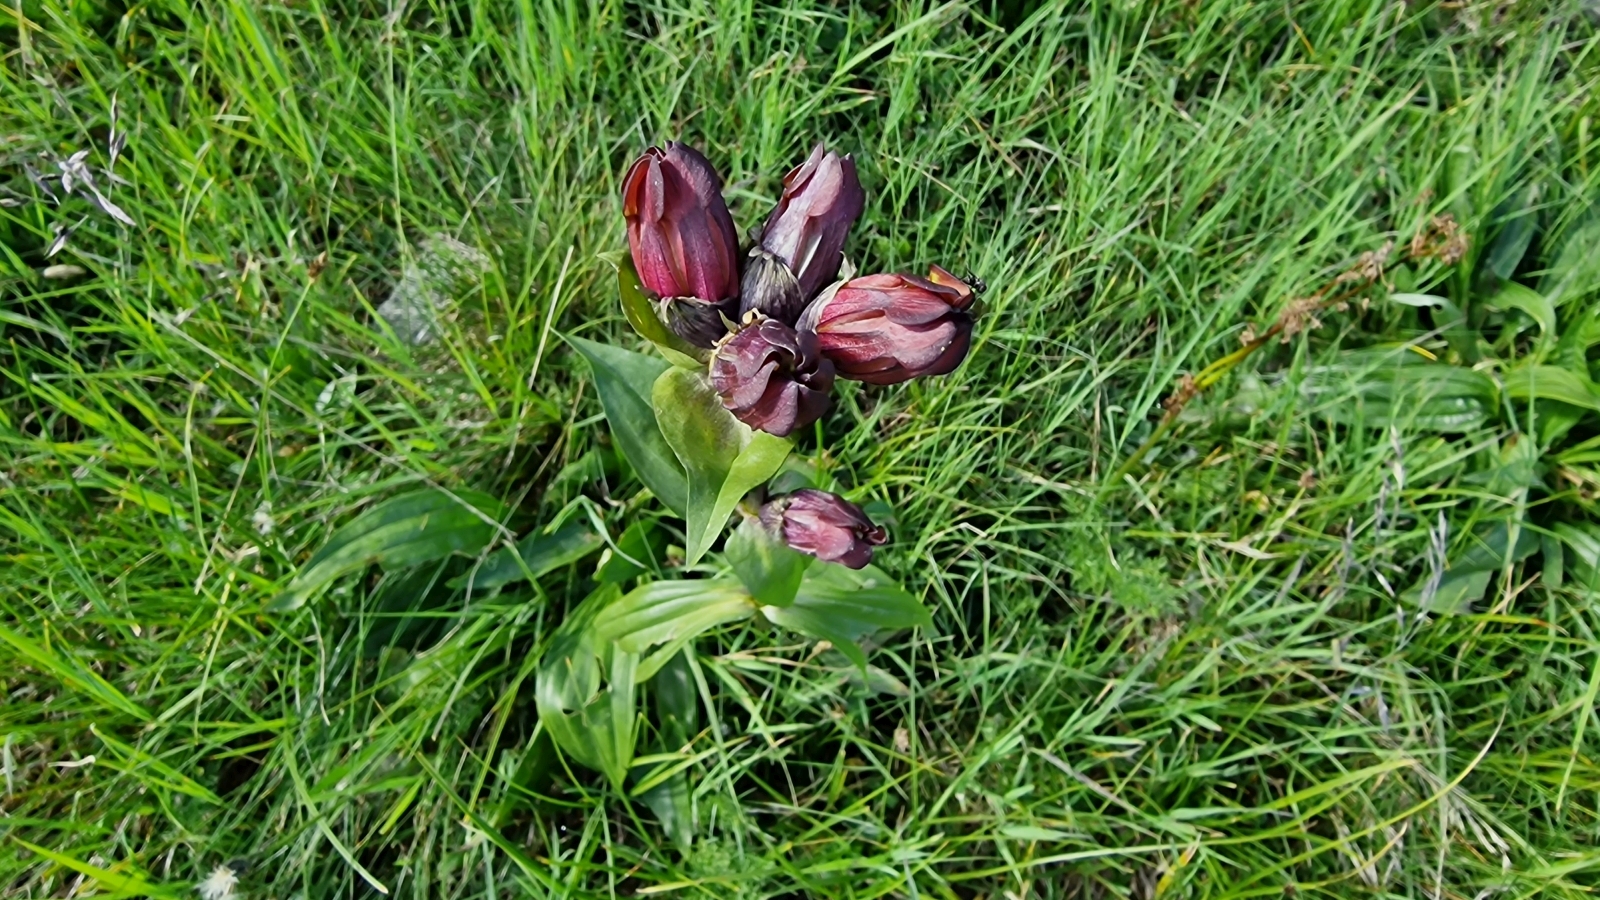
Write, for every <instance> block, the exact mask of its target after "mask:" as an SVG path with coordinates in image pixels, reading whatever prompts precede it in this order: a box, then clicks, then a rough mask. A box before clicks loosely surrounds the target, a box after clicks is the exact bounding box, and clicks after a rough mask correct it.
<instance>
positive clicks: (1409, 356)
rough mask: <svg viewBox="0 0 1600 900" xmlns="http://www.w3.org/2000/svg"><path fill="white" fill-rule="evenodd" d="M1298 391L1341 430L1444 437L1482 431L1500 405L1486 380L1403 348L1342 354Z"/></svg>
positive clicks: (1318, 368)
mask: <svg viewBox="0 0 1600 900" xmlns="http://www.w3.org/2000/svg"><path fill="white" fill-rule="evenodd" d="M1301 390H1302V391H1303V392H1304V393H1305V394H1306V396H1307V397H1308V398H1310V399H1312V400H1313V401H1316V408H1317V412H1318V413H1320V414H1322V415H1324V416H1326V417H1327V418H1329V419H1331V420H1333V421H1335V422H1339V423H1341V424H1346V425H1364V426H1367V427H1370V428H1388V427H1390V426H1391V425H1401V426H1406V427H1412V428H1419V429H1427V430H1430V431H1439V432H1446V433H1450V432H1462V431H1470V430H1472V429H1474V428H1478V427H1481V426H1482V425H1483V424H1484V422H1485V421H1487V419H1488V417H1489V415H1490V414H1491V413H1492V412H1493V410H1494V409H1495V405H1496V404H1497V403H1498V402H1499V395H1498V389H1497V387H1496V385H1495V382H1494V379H1492V378H1490V377H1489V376H1488V375H1486V374H1484V373H1482V372H1478V371H1475V370H1473V369H1469V368H1466V367H1465V366H1453V365H1449V364H1447V363H1441V362H1432V361H1429V360H1427V359H1426V358H1424V357H1422V356H1421V355H1419V354H1417V353H1416V352H1414V351H1412V350H1410V349H1407V348H1404V347H1373V348H1368V349H1363V350H1351V351H1346V352H1344V353H1341V354H1339V355H1338V356H1337V357H1335V359H1334V361H1333V362H1332V363H1330V364H1328V365H1321V366H1313V367H1312V368H1311V369H1309V370H1308V371H1307V372H1306V378H1305V381H1304V382H1302V384H1301Z"/></svg>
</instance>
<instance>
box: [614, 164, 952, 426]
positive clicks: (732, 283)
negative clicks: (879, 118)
mask: <svg viewBox="0 0 1600 900" xmlns="http://www.w3.org/2000/svg"><path fill="white" fill-rule="evenodd" d="M721 185H722V179H721V178H720V177H719V176H718V175H717V172H716V170H715V169H713V168H712V167H711V163H710V162H708V161H707V160H706V158H705V157H704V156H702V155H701V154H700V153H699V152H697V151H695V150H694V149H692V148H690V147H686V146H684V145H683V144H679V143H675V142H669V143H668V144H667V146H666V149H665V150H662V149H658V148H655V147H651V148H650V149H649V150H646V151H645V153H644V155H643V156H641V157H639V159H638V161H637V162H635V163H634V164H633V167H632V168H630V169H629V170H628V174H627V175H626V176H625V177H624V178H623V184H622V200H623V203H622V209H623V215H624V216H626V217H627V220H628V246H629V249H630V250H631V251H632V253H633V263H634V267H635V268H636V269H637V270H638V272H639V280H640V282H641V283H642V285H643V287H644V288H645V290H647V291H649V292H650V293H651V294H652V295H653V297H654V299H655V300H656V302H657V305H658V309H659V310H660V313H661V318H662V320H663V321H664V322H666V324H667V326H668V327H669V328H671V329H672V330H673V332H675V333H676V334H677V335H678V336H679V337H682V338H683V339H684V340H686V341H688V342H689V343H691V344H694V345H695V346H698V347H701V348H705V349H709V350H712V351H713V356H712V362H711V381H712V384H713V385H714V386H715V388H716V390H717V393H718V395H720V396H721V398H722V404H723V406H725V407H727V409H728V410H729V411H731V412H732V413H733V414H734V415H735V416H737V417H738V418H739V420H740V421H742V422H744V423H745V424H746V425H749V426H750V427H751V428H755V429H759V430H761V431H765V432H768V433H770V434H774V435H777V436H778V437H785V436H787V435H788V434H789V433H791V432H792V431H794V430H795V429H797V428H803V427H805V426H807V425H810V424H811V423H812V422H815V421H816V420H817V419H818V418H820V417H821V416H822V414H823V413H824V412H826V411H827V408H828V402H829V400H828V392H829V390H830V389H831V387H832V385H833V380H834V377H835V376H836V375H837V377H839V378H845V379H850V380H853V381H863V382H867V383H869V384H899V383H900V382H903V381H908V380H910V379H912V378H918V377H922V376H926V375H943V374H945V373H947V372H950V371H951V370H953V369H954V368H955V367H956V366H957V365H959V364H960V363H961V360H962V359H963V358H964V357H965V356H966V354H967V348H968V346H969V344H970V342H971V337H972V316H971V314H970V313H969V312H968V308H969V307H970V306H971V305H972V300H973V290H972V288H971V287H970V286H969V285H968V284H967V283H966V282H964V281H962V280H961V279H959V278H956V277H955V276H954V275H951V274H950V273H949V272H947V271H945V270H944V269H941V268H939V267H938V266H934V267H933V268H932V269H931V270H930V272H929V274H928V276H927V277H926V278H923V277H919V276H917V275H867V276H864V277H861V278H851V279H850V280H848V281H840V280H839V274H840V271H841V269H842V268H844V265H845V262H844V260H845V257H844V244H845V238H846V237H847V236H848V235H849V232H850V227H851V226H852V225H854V224H855V221H856V219H857V218H858V217H859V216H860V215H861V210H862V208H863V206H864V205H865V202H866V195H865V194H864V193H863V192H862V190H861V181H860V179H859V178H857V177H856V166H855V162H854V161H853V160H852V159H851V158H850V157H849V156H840V155H838V154H837V153H833V152H830V151H827V150H825V149H824V148H823V146H822V145H821V144H818V145H817V147H816V149H814V150H812V151H811V156H810V157H809V158H807V159H806V161H805V162H803V163H801V164H800V165H799V166H797V167H796V168H794V169H793V170H792V171H790V172H789V174H787V175H785V176H784V178H783V193H782V196H780V197H779V198H778V205H777V207H776V208H774V209H773V210H772V214H771V215H769V216H768V217H767V220H766V223H765V224H764V225H762V227H761V228H760V230H758V231H757V232H756V233H755V235H754V245H753V246H752V247H750V248H749V250H748V251H747V252H745V253H743V254H740V252H739V246H738V239H737V236H736V233H735V231H734V227H733V219H732V217H731V216H730V215H729V214H728V207H727V204H726V203H724V202H723V199H722V193H721Z"/></svg>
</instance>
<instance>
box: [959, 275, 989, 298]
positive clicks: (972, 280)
mask: <svg viewBox="0 0 1600 900" xmlns="http://www.w3.org/2000/svg"><path fill="white" fill-rule="evenodd" d="M961 280H962V281H964V282H966V285H967V287H969V288H972V292H973V293H974V294H983V293H987V292H988V290H989V282H987V281H984V280H983V279H982V278H979V277H978V276H976V275H974V274H972V270H971V269H968V270H967V274H965V275H963V276H961Z"/></svg>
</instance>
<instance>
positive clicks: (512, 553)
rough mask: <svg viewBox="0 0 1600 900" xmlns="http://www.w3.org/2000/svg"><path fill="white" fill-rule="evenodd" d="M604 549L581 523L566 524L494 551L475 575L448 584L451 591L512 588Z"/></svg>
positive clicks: (595, 535) (596, 535) (600, 541)
mask: <svg viewBox="0 0 1600 900" xmlns="http://www.w3.org/2000/svg"><path fill="white" fill-rule="evenodd" d="M603 546H605V539H604V538H602V537H600V535H598V534H596V533H595V531H594V529H593V528H591V527H589V526H588V525H587V524H584V523H582V522H568V523H567V524H566V525H563V526H561V527H560V528H558V529H556V530H555V531H554V532H552V533H550V534H542V533H539V532H535V533H533V534H530V535H528V536H527V537H525V538H523V539H522V540H520V541H518V542H517V546H516V549H515V550H513V549H511V548H509V547H507V548H504V549H501V550H498V551H496V552H495V553H494V554H492V555H491V556H490V557H489V558H488V559H487V560H485V561H484V563H483V565H481V566H479V567H478V571H477V572H473V573H468V574H466V575H460V576H458V577H456V578H453V579H451V580H450V587H453V588H464V587H467V586H468V585H471V586H472V588H473V590H478V591H486V590H490V589H491V588H497V587H504V586H505V585H508V584H514V583H516V582H518V581H521V580H523V579H524V578H538V577H540V576H541V575H544V574H546V573H548V572H553V571H555V570H556V569H559V568H561V567H562V566H566V565H569V564H571V563H575V562H577V561H578V560H580V559H583V558H584V557H585V556H588V555H589V554H591V553H594V552H596V551H598V550H599V549H600V548H601V547H603Z"/></svg>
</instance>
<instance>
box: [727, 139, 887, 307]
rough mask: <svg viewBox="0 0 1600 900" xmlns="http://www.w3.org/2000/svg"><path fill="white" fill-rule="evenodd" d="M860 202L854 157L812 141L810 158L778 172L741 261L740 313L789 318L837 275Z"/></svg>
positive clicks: (861, 196) (857, 214) (863, 196)
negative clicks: (774, 197)
mask: <svg viewBox="0 0 1600 900" xmlns="http://www.w3.org/2000/svg"><path fill="white" fill-rule="evenodd" d="M865 203H866V195H865V194H864V193H862V191H861V181H860V179H858V178H857V177H856V164H855V161H854V160H852V159H851V158H850V157H848V156H840V155H838V154H837V153H829V152H827V151H826V150H824V149H823V146H822V145H821V144H818V145H817V146H816V148H815V149H813V150H812V151H811V156H810V158H808V159H807V160H806V161H805V162H804V163H801V164H800V165H799V166H797V167H795V168H794V169H793V170H792V171H790V172H789V174H787V175H785V176H783V196H782V197H781V198H779V200H778V208H777V209H774V210H773V211H772V215H770V216H768V217H767V224H766V225H765V226H764V227H762V229H761V234H760V236H759V237H758V238H757V240H756V244H757V246H756V248H755V249H754V250H752V251H751V252H750V257H751V258H750V260H749V261H748V262H747V263H746V264H745V274H744V284H743V288H742V291H741V299H740V306H739V311H740V313H741V314H743V313H746V312H749V311H750V310H752V309H754V310H759V311H761V312H762V313H764V314H766V315H769V316H772V317H773V318H775V319H782V320H783V321H785V322H789V323H793V322H794V320H795V317H797V316H798V315H799V314H800V311H801V309H803V308H804V307H805V304H806V303H807V302H809V301H810V300H811V298H812V297H815V296H816V295H817V292H818V291H820V290H822V289H823V288H824V287H826V286H827V285H829V284H831V283H832V282H833V280H834V279H835V278H836V277H838V275H839V265H840V263H841V262H843V261H844V239H845V236H846V235H847V234H849V232H850V226H851V225H853V224H854V223H855V221H856V217H858V216H860V215H861V209H862V206H863V205H864V204H865ZM774 269H782V270H787V271H785V272H783V273H782V274H780V273H779V272H777V271H773V270H774ZM783 275H787V276H788V277H787V278H785V277H783Z"/></svg>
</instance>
